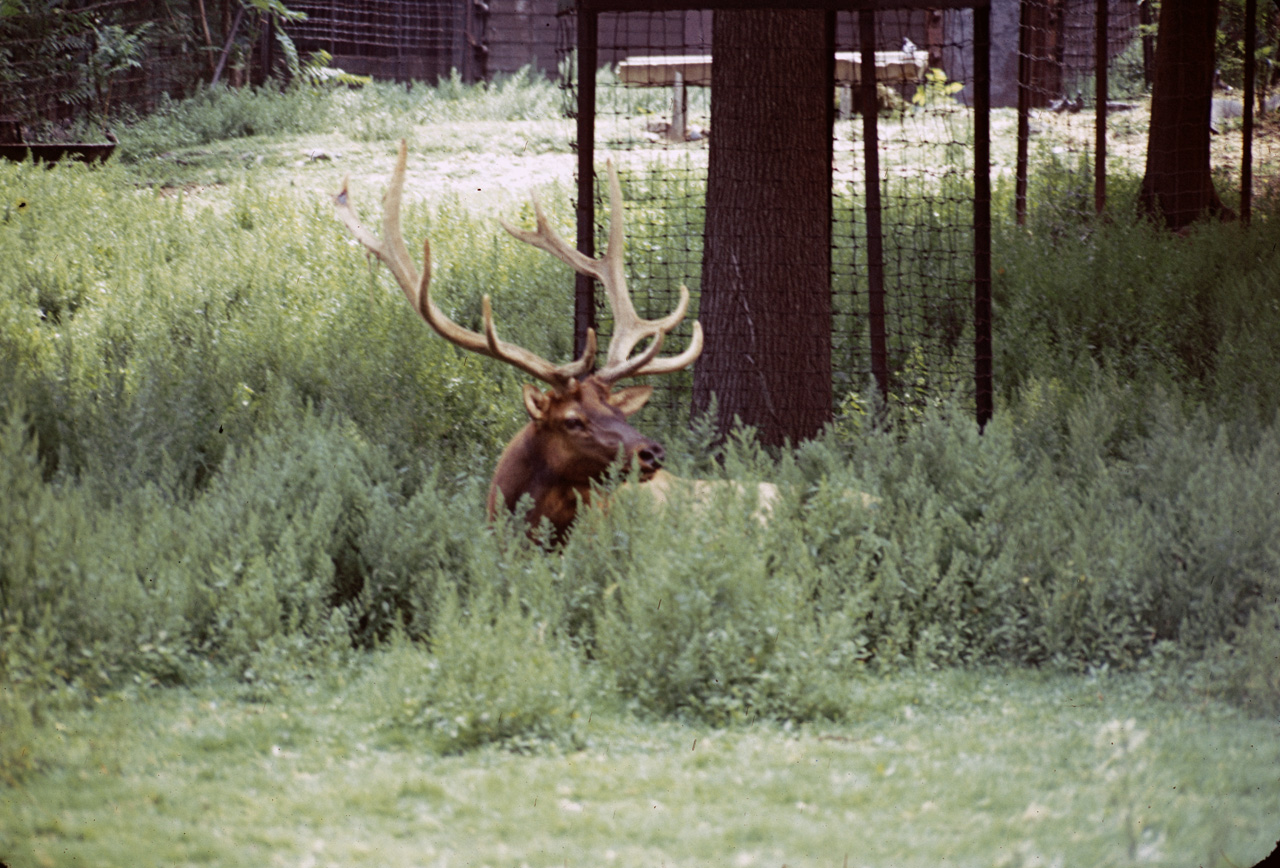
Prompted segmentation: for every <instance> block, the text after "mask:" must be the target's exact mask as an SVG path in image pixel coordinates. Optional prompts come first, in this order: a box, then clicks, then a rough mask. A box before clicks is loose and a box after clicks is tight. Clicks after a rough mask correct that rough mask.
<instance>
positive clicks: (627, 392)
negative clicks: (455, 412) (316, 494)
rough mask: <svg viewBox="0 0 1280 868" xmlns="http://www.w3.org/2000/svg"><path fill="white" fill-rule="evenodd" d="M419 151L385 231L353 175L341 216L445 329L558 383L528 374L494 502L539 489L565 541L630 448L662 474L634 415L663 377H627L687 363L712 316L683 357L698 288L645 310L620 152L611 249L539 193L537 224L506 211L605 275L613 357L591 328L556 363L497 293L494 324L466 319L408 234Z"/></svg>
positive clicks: (492, 492)
mask: <svg viewBox="0 0 1280 868" xmlns="http://www.w3.org/2000/svg"><path fill="white" fill-rule="evenodd" d="M407 150H408V149H407V146H406V144H405V143H404V142H403V141H402V142H401V143H400V152H399V156H398V158H397V160H396V166H395V171H394V172H392V175H391V182H390V185H389V186H388V187H387V192H386V193H385V194H384V196H383V207H382V237H381V238H379V237H378V236H376V235H375V234H373V233H372V232H370V231H369V230H368V229H366V228H365V227H364V226H363V225H361V223H360V221H359V220H358V219H357V218H356V215H355V212H354V210H353V209H352V207H351V201H350V196H349V194H348V191H347V183H346V182H345V181H344V182H343V185H342V192H340V193H339V194H338V195H337V197H336V198H335V205H336V208H337V213H338V217H339V218H340V219H341V220H342V222H343V223H344V224H346V226H347V228H348V229H349V230H350V231H351V233H352V234H353V235H354V236H355V237H356V239H357V240H358V241H359V242H360V243H361V244H362V245H364V247H365V248H366V249H368V251H369V252H370V253H372V254H373V255H374V256H376V257H377V258H378V259H380V260H382V262H383V263H385V264H386V266H387V268H388V269H390V271H391V274H392V275H393V276H394V277H395V280H396V282H397V283H398V284H399V285H400V288H401V289H402V290H403V291H404V294H405V297H406V298H408V299H409V303H410V304H411V305H413V309H414V310H416V311H417V312H418V314H419V316H421V317H422V318H423V319H424V320H426V321H427V324H428V325H430V326H431V327H432V328H433V329H435V330H436V332H438V333H439V334H440V336H441V337H443V338H444V339H445V340H447V341H449V342H451V343H453V344H456V345H457V346H459V347H461V348H463V349H465V350H470V351H472V352H476V353H480V354H481V355H485V356H489V357H490V358H494V359H498V360H500V361H504V362H506V363H508V364H510V365H514V366H515V367H516V368H518V369H520V370H522V371H524V372H525V373H526V374H528V375H529V376H531V377H533V378H535V379H537V380H540V381H542V382H543V383H545V384H547V385H548V386H549V387H550V388H549V389H547V390H546V391H543V390H542V389H540V388H538V387H537V386H533V385H525V387H524V406H525V409H526V410H527V411H528V413H529V423H528V424H527V425H526V426H525V427H524V428H523V429H522V430H521V431H520V432H519V433H518V434H516V436H515V437H514V438H513V439H512V440H511V442H510V443H509V444H507V447H506V449H504V450H503V452H502V456H501V457H500V458H499V459H498V466H497V468H496V470H495V471H494V475H493V482H492V483H491V484H490V486H489V499H488V506H487V508H488V513H489V519H490V521H492V520H493V519H494V518H495V517H496V516H497V513H498V510H499V507H500V506H501V507H502V508H505V509H506V510H508V511H509V512H514V511H515V510H516V508H517V504H518V503H519V502H520V500H521V498H523V497H524V496H525V495H528V496H529V497H530V498H531V499H532V502H533V507H532V509H530V510H529V512H528V513H527V514H526V515H525V519H526V521H528V523H529V525H530V529H531V530H532V529H533V528H535V527H537V525H538V524H539V523H540V522H541V521H542V519H544V518H545V519H547V520H548V521H550V523H551V525H552V527H553V528H554V536H553V541H554V542H560V541H563V539H564V538H565V536H566V534H567V532H568V530H569V526H570V525H571V524H572V523H573V520H574V517H575V516H576V514H577V510H578V505H579V504H580V503H586V502H588V501H589V499H590V496H591V485H592V483H593V482H595V481H597V480H599V479H600V478H601V477H602V476H603V475H604V473H605V471H606V470H607V469H608V468H609V466H610V465H611V464H612V463H613V462H614V460H615V459H616V458H617V457H618V456H619V454H621V455H622V456H624V458H625V460H626V461H627V462H628V463H631V462H634V463H635V464H636V465H637V467H638V470H639V473H640V478H641V480H648V479H650V478H652V477H653V475H654V474H655V473H657V472H658V470H659V469H660V468H661V467H662V459H663V449H662V446H661V445H660V444H659V443H657V442H655V441H653V440H651V439H649V438H648V437H646V436H644V435H643V434H641V433H640V432H639V431H637V430H636V429H635V428H632V427H631V425H630V424H629V423H628V421H627V417H629V416H631V415H632V414H633V413H635V412H636V411H637V410H639V409H640V408H641V407H643V406H644V405H645V402H647V401H648V400H649V397H650V396H651V395H652V394H653V387H652V386H630V387H627V388H615V386H616V384H617V383H618V382H619V381H620V380H623V379H626V378H628V377H637V376H642V375H649V374H669V373H673V372H675V371H679V370H681V369H683V368H685V367H687V366H688V365H690V364H691V363H692V362H693V361H694V360H695V359H696V358H697V357H698V354H699V353H700V352H702V327H701V326H700V325H699V324H698V323H697V321H695V322H694V323H693V335H692V338H691V339H690V341H689V346H688V348H687V349H685V350H684V352H682V353H680V354H678V355H675V356H665V357H662V356H659V355H658V353H659V351H660V350H661V349H662V343H663V340H664V338H666V336H667V335H668V334H669V333H670V332H671V330H672V329H673V328H675V327H676V325H678V324H679V323H680V321H681V320H683V319H684V315H685V310H686V309H687V308H688V305H689V290H688V289H687V288H685V287H684V286H681V287H680V300H679V303H678V304H677V305H676V308H675V310H674V311H672V312H671V313H670V314H668V315H667V316H665V317H662V318H661V319H642V318H641V317H640V316H638V315H637V314H636V311H635V307H634V306H633V305H632V302H631V297H630V295H629V294H628V292H627V283H626V275H625V273H624V270H623V260H622V256H623V246H624V227H623V219H622V190H621V186H620V185H619V183H618V173H617V171H616V170H615V169H614V167H613V163H612V162H610V163H609V166H608V171H609V207H610V217H609V241H608V246H607V248H606V250H605V254H604V256H603V257H602V258H600V259H593V258H591V257H589V256H586V255H584V254H583V253H580V252H579V251H578V250H576V249H574V248H573V247H571V246H570V245H569V244H567V243H565V241H564V240H563V239H562V238H560V236H558V235H557V234H556V233H555V232H554V231H553V230H552V229H551V226H550V224H549V223H548V222H547V218H546V215H545V214H543V212H542V208H541V206H540V205H539V204H538V202H537V199H536V198H535V199H534V213H535V218H536V228H535V229H534V230H533V231H529V230H525V229H518V228H515V227H513V226H510V225H509V224H507V223H506V222H505V221H502V226H503V228H505V229H506V230H507V231H508V232H509V233H511V234H512V235H513V236H515V237H516V238H517V239H519V240H520V241H523V242H525V243H527V244H531V245H533V246H534V247H537V248H539V249H541V250H545V251H546V252H548V253H550V254H551V255H552V256H554V257H556V258H557V259H560V260H562V261H563V262H566V263H568V264H569V265H570V266H572V267H573V268H574V269H575V270H576V271H578V272H579V273H581V274H585V275H587V276H588V277H591V278H594V279H595V280H596V281H598V282H599V283H600V285H601V286H602V287H603V288H604V291H605V295H606V297H607V299H608V303H609V307H610V309H611V311H612V313H613V321H614V332H613V337H612V338H611V339H610V341H609V348H608V351H607V353H606V356H605V362H604V366H603V367H601V368H600V369H599V370H595V361H596V336H595V332H594V330H588V332H587V336H586V342H585V347H584V349H583V352H582V355H581V356H580V357H579V358H577V359H575V360H574V361H572V362H568V363H566V364H563V365H553V364H552V363H551V362H549V361H547V360H546V359H543V358H541V357H540V356H538V355H536V354H534V353H532V352H530V351H529V350H527V349H524V348H523V347H519V346H516V345H514V344H510V343H507V342H506V341H503V340H501V339H500V338H499V337H498V333H497V330H496V329H495V327H494V324H493V311H492V309H491V306H490V303H489V296H488V295H485V296H484V298H483V300H482V311H483V318H484V334H480V333H478V332H474V331H471V330H470V329H467V328H463V327H462V326H459V325H458V324H456V323H454V322H453V321H451V320H450V319H449V318H448V317H446V316H445V315H444V313H443V312H441V310H440V308H439V307H437V306H436V304H435V302H434V301H432V299H431V245H430V242H429V241H426V240H424V241H423V245H422V272H421V274H419V272H418V269H417V267H416V266H415V265H414V262H413V260H412V259H411V258H410V256H409V251H408V248H407V247H406V246H405V243H404V236H403V234H402V232H401V224H400V199H401V194H402V192H403V189H404V176H405V164H406V160H407ZM646 340H647V341H648V342H649V343H648V345H647V346H646V347H644V349H643V350H642V351H640V352H638V353H637V352H635V350H636V347H637V345H639V344H641V343H642V342H643V341H646Z"/></svg>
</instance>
